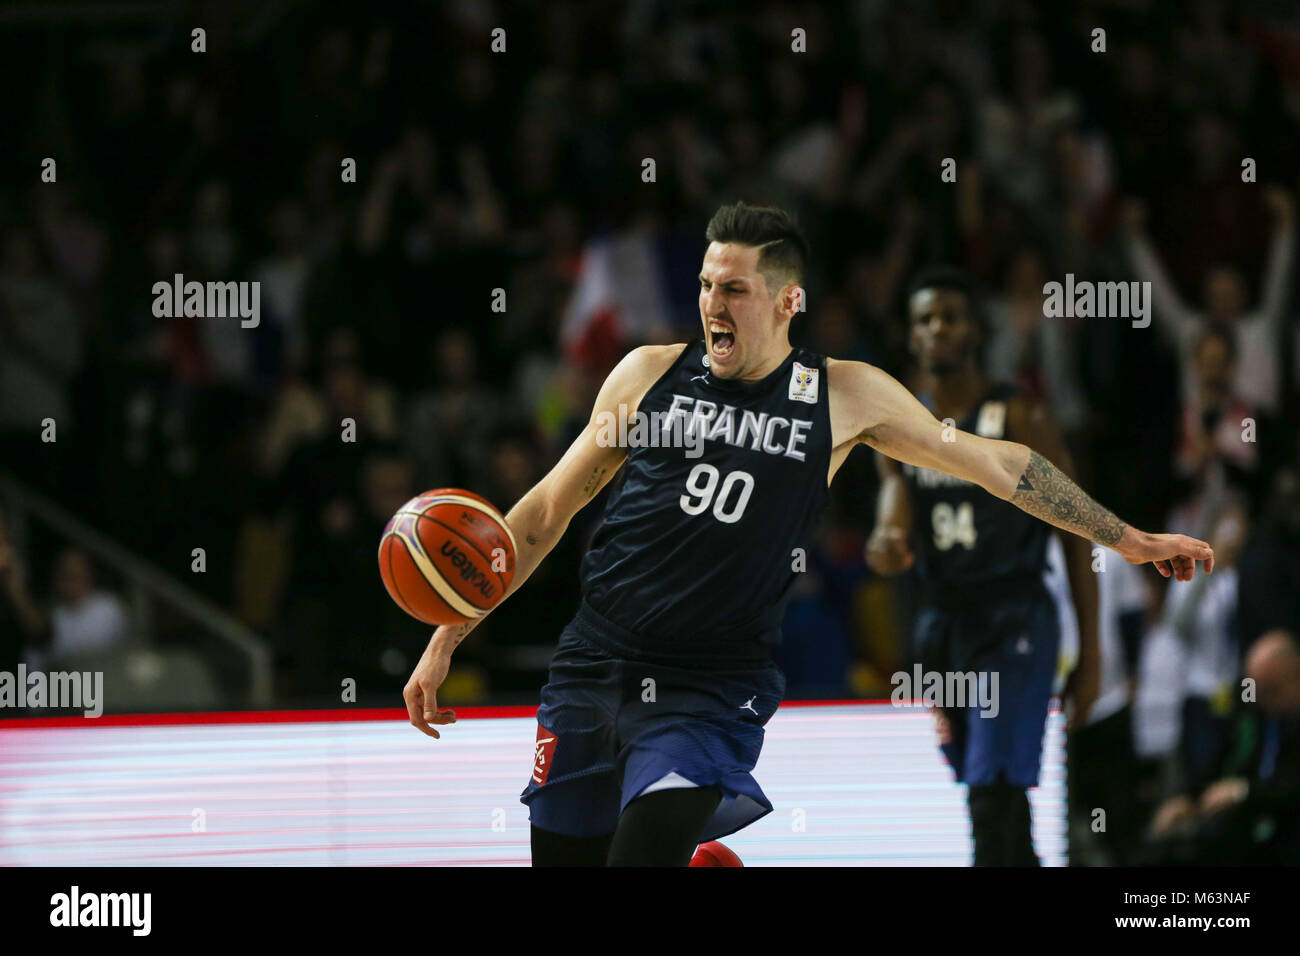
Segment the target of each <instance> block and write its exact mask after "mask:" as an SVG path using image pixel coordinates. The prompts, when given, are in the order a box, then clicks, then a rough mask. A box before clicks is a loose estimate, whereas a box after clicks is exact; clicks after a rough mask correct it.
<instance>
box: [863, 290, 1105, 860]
mask: <svg viewBox="0 0 1300 956" xmlns="http://www.w3.org/2000/svg"><path fill="white" fill-rule="evenodd" d="M908 315H909V336H908V346H909V349H910V351H911V352H912V354H913V355H914V356H915V357H916V360H917V362H918V364H919V365H920V369H921V373H922V382H923V386H922V391H921V396H920V397H921V401H922V403H923V404H924V405H925V406H926V407H927V408H928V409H929V410H930V411H931V412H932V413H933V414H934V416H935V417H936V418H937V419H939V420H940V421H945V422H947V423H950V424H954V425H955V426H956V427H957V428H959V429H961V430H962V431H964V432H973V433H974V434H976V435H980V436H983V437H985V438H990V439H1001V440H1006V441H1023V442H1024V443H1025V444H1026V445H1028V446H1029V447H1031V448H1033V449H1035V451H1036V452H1039V453H1041V454H1043V455H1046V456H1048V457H1049V458H1050V459H1051V460H1052V461H1054V462H1056V463H1057V465H1058V467H1059V468H1060V469H1061V471H1062V472H1063V473H1066V474H1069V472H1070V471H1071V469H1072V465H1071V463H1070V456H1069V453H1068V451H1067V450H1066V448H1065V445H1064V443H1063V441H1062V440H1061V436H1060V432H1059V430H1058V429H1057V427H1056V424H1055V422H1054V421H1053V420H1052V417H1051V415H1050V414H1049V413H1048V411H1047V410H1046V409H1045V408H1044V407H1043V406H1042V405H1041V404H1039V403H1038V402H1035V401H1033V400H1031V399H1030V398H1029V397H1028V396H1027V395H1024V394H1023V393H1021V392H1020V391H1019V389H1017V388H1016V386H1014V385H1011V384H1008V383H993V382H990V381H989V380H988V378H987V377H985V375H984V372H983V369H982V364H983V363H982V361H981V345H982V344H983V343H984V342H985V341H987V340H988V337H989V336H988V333H989V329H988V321H987V319H986V318H985V316H984V313H983V311H982V310H981V309H980V308H979V303H978V302H977V301H976V298H975V295H974V292H973V290H972V287H971V285H970V283H969V281H968V280H967V279H966V277H965V276H964V274H962V273H961V272H959V271H958V270H955V269H948V268H933V269H929V270H925V271H923V272H922V273H920V274H919V275H917V276H916V278H915V279H913V281H912V283H911V285H910V287H909V295H908ZM876 461H877V466H878V468H879V471H880V477H881V485H880V497H879V500H878V503H877V513H876V527H875V530H874V531H873V532H872V534H871V538H870V539H869V540H868V542H867V563H868V564H869V565H870V566H871V567H872V568H873V569H874V570H875V571H877V572H878V573H880V574H886V575H889V574H896V573H898V572H899V571H902V570H904V569H906V568H908V567H910V566H911V565H912V564H913V562H914V561H915V562H916V563H917V570H918V571H919V572H920V574H919V577H920V581H921V585H922V595H921V600H920V605H921V606H920V609H919V612H918V614H917V617H916V623H915V631H914V640H913V645H914V651H915V653H916V655H917V657H918V658H919V660H920V662H921V665H922V669H923V670H924V671H925V672H927V673H929V672H936V673H939V674H944V675H946V674H951V673H956V674H971V673H974V674H983V675H992V674H996V675H997V677H998V683H997V692H998V701H997V707H996V709H993V708H989V709H988V712H987V713H986V714H982V713H981V712H980V711H981V709H982V708H979V707H976V706H973V705H972V702H963V701H945V702H944V706H941V707H939V708H938V709H937V711H936V716H937V718H938V719H937V723H938V725H939V734H940V742H941V749H942V750H943V752H944V755H945V756H946V757H947V758H948V761H949V763H950V764H951V765H952V767H953V769H954V770H955V771H956V774H957V779H958V780H959V781H960V782H962V783H966V784H969V789H968V791H967V801H968V805H969V808H970V817H971V830H972V833H973V835H974V838H975V865H976V866H1036V865H1038V857H1037V856H1035V855H1034V846H1033V840H1032V838H1031V836H1030V816H1029V798H1028V795H1027V793H1026V790H1027V788H1029V787H1032V786H1036V785H1037V784H1038V771H1039V761H1040V757H1041V754H1042V749H1043V727H1044V724H1045V722H1046V720H1047V709H1048V704H1049V703H1050V702H1051V697H1052V685H1053V679H1054V678H1055V675H1056V663H1057V652H1058V648H1059V645H1060V638H1061V627H1060V618H1059V617H1058V612H1057V607H1056V603H1055V601H1054V600H1053V599H1052V597H1051V595H1050V594H1049V592H1048V589H1047V586H1046V584H1045V582H1044V579H1043V573H1044V570H1045V569H1046V568H1047V543H1048V536H1049V535H1050V534H1052V533H1053V530H1052V528H1050V527H1049V526H1048V525H1046V524H1044V523H1043V522H1041V521H1039V520H1037V519H1036V518H1035V517H1033V514H1032V513H1030V512H1027V511H1023V510H1020V509H1019V508H1017V507H1015V505H1014V504H1013V502H1015V498H1014V497H1013V498H1012V499H1011V501H1005V500H1000V499H999V498H996V497H994V496H993V495H992V494H990V493H989V492H987V491H985V490H984V489H983V488H981V487H980V486H979V485H978V484H974V483H972V482H971V481H969V480H966V479H963V478H960V477H955V476H954V475H952V474H948V473H945V472H943V471H941V470H931V469H928V468H918V467H915V466H913V465H911V464H901V465H900V464H899V462H897V461H894V460H893V459H890V458H888V457H885V456H884V455H877V457H876ZM1031 483H1032V478H1031ZM1061 543H1062V545H1063V546H1064V553H1065V564H1066V571H1067V575H1068V577H1069V582H1070V590H1071V592H1072V596H1073V599H1074V608H1075V613H1076V615H1077V618H1078V624H1079V664H1078V666H1077V667H1076V668H1075V671H1074V673H1073V675H1072V676H1071V680H1070V684H1069V686H1068V688H1067V691H1066V694H1065V696H1066V698H1067V699H1068V701H1069V702H1070V705H1071V719H1072V726H1074V725H1077V726H1083V724H1084V723H1085V722H1086V718H1087V712H1088V709H1089V707H1091V705H1092V702H1093V701H1094V700H1095V699H1096V696H1097V689H1098V684H1099V682H1100V658H1099V654H1098V649H1097V600H1098V599H1097V581H1096V578H1095V577H1094V576H1093V573H1092V567H1091V562H1092V553H1091V549H1092V545H1091V543H1090V542H1089V541H1088V540H1087V539H1085V538H1081V537H1076V536H1069V540H1062V542H1061ZM913 544H914V545H915V547H916V552H915V555H914V554H913V550H912V546H913ZM985 680H986V681H989V686H992V685H991V680H990V679H989V678H988V677H985Z"/></svg>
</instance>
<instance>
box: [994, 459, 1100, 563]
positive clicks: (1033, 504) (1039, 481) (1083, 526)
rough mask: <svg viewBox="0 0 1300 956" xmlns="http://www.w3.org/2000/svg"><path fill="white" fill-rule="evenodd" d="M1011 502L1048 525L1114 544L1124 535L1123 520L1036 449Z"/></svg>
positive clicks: (1012, 495) (1013, 493)
mask: <svg viewBox="0 0 1300 956" xmlns="http://www.w3.org/2000/svg"><path fill="white" fill-rule="evenodd" d="M1010 501H1011V503H1012V504H1013V505H1015V506H1016V507H1018V508H1020V509H1021V510H1022V511H1027V512H1029V514H1031V515H1034V516H1036V517H1039V518H1042V519H1043V520H1044V521H1046V522H1047V523H1048V524H1054V525H1056V526H1057V527H1058V528H1064V529H1066V530H1067V531H1073V532H1075V533H1076V534H1081V535H1083V536H1084V537H1086V538H1089V539H1091V540H1093V541H1096V542H1098V543H1099V544H1104V545H1106V546H1108V547H1109V546H1111V545H1114V544H1116V543H1117V542H1118V541H1119V539H1120V538H1121V537H1122V536H1123V534H1124V522H1122V521H1120V520H1119V518H1116V517H1115V516H1114V515H1113V514H1111V513H1110V512H1109V511H1107V510H1106V509H1105V508H1103V507H1102V506H1101V505H1099V504H1097V502H1095V501H1093V500H1092V499H1091V498H1089V497H1088V495H1087V494H1086V493H1085V492H1084V490H1083V489H1082V488H1080V487H1079V486H1078V485H1076V484H1075V483H1074V482H1073V481H1071V480H1070V479H1069V478H1068V477H1067V476H1066V475H1065V474H1064V473H1063V472H1062V471H1061V470H1060V469H1059V468H1057V467H1056V466H1055V465H1053V464H1052V463H1051V462H1050V461H1048V460H1047V459H1046V458H1044V457H1043V456H1042V455H1040V454H1039V453H1038V452H1036V451H1032V450H1031V451H1030V454H1029V464H1027V465H1026V466H1025V473H1024V474H1023V475H1021V476H1020V484H1018V485H1017V486H1016V490H1015V491H1014V492H1012V494H1011V498H1010Z"/></svg>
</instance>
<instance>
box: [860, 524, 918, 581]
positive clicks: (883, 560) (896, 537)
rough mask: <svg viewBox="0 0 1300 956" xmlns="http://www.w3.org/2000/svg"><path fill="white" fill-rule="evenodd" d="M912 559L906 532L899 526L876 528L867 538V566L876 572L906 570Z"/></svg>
mask: <svg viewBox="0 0 1300 956" xmlns="http://www.w3.org/2000/svg"><path fill="white" fill-rule="evenodd" d="M914 560H915V555H913V554H912V549H911V548H910V547H909V546H908V544H907V533H906V532H905V531H903V530H902V529H901V528H877V529H876V530H875V531H873V532H871V537H870V538H868V539H867V566H868V567H869V568H871V570H873V571H875V572H876V573H877V574H882V575H886V576H888V575H891V574H898V573H900V572H902V571H906V570H907V569H908V568H910V567H911V566H912V562H913V561H914Z"/></svg>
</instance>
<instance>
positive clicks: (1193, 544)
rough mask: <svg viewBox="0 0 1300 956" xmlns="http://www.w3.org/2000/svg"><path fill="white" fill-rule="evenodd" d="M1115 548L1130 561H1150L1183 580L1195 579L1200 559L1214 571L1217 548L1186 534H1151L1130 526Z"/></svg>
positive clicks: (1157, 567) (1163, 571)
mask: <svg viewBox="0 0 1300 956" xmlns="http://www.w3.org/2000/svg"><path fill="white" fill-rule="evenodd" d="M1115 550H1116V551H1118V552H1119V553H1120V555H1121V556H1122V557H1123V558H1124V560H1125V561H1127V562H1128V563H1129V564H1146V562H1148V561H1150V562H1151V563H1152V564H1154V565H1155V566H1156V570H1157V571H1159V572H1160V573H1161V574H1162V575H1163V576H1164V577H1174V578H1176V579H1177V580H1179V581H1190V580H1191V579H1192V576H1193V575H1195V574H1196V562H1197V561H1201V562H1204V565H1205V573H1206V574H1211V573H1213V571H1214V549H1213V548H1211V547H1210V546H1209V545H1208V544H1206V543H1205V542H1204V541H1200V540H1198V539H1196V538H1189V537H1188V536H1187V535H1185V534H1147V533H1146V532H1145V531H1138V530H1137V528H1134V527H1132V526H1130V527H1128V528H1125V529H1124V536H1123V537H1122V538H1120V539H1119V542H1118V543H1117V544H1116V545H1115Z"/></svg>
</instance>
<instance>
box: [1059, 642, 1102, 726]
mask: <svg viewBox="0 0 1300 956" xmlns="http://www.w3.org/2000/svg"><path fill="white" fill-rule="evenodd" d="M1100 693H1101V661H1100V660H1098V659H1097V658H1096V657H1093V656H1092V655H1085V656H1083V657H1081V658H1080V659H1079V662H1078V663H1077V664H1075V665H1074V670H1073V671H1071V672H1070V679H1069V680H1068V681H1067V682H1066V684H1065V691H1064V692H1063V693H1062V694H1061V703H1062V705H1063V706H1064V708H1065V729H1066V731H1067V732H1069V731H1074V730H1078V729H1079V728H1081V727H1083V726H1084V725H1085V724H1087V722H1088V713H1089V712H1090V711H1091V710H1092V705H1093V704H1094V703H1096V701H1097V695H1098V694H1100Z"/></svg>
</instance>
